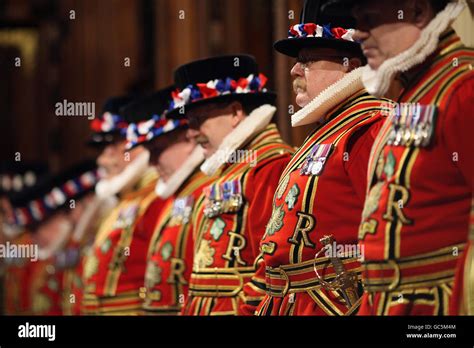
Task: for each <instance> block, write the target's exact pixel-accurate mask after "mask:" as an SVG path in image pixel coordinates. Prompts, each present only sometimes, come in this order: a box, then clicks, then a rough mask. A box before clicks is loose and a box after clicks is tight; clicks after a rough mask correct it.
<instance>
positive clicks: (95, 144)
mask: <svg viewBox="0 0 474 348" xmlns="http://www.w3.org/2000/svg"><path fill="white" fill-rule="evenodd" d="M119 140H123V136H122V135H120V133H119V132H112V133H94V134H93V135H92V136H91V137H90V138H89V140H87V141H86V145H87V146H88V147H91V148H95V149H100V148H103V147H105V146H107V145H111V144H114V143H116V142H117V141H119Z"/></svg>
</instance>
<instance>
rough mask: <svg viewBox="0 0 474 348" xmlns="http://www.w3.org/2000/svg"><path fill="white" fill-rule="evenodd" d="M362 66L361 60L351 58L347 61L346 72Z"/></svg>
mask: <svg viewBox="0 0 474 348" xmlns="http://www.w3.org/2000/svg"><path fill="white" fill-rule="evenodd" d="M361 66H362V60H361V59H360V58H358V57H352V58H350V59H349V66H348V70H347V72H351V71H352V70H355V69H357V68H360V67H361Z"/></svg>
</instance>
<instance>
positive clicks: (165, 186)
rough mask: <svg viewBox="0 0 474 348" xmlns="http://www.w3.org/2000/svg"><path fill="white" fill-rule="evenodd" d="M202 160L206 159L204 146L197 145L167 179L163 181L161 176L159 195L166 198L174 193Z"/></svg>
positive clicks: (156, 189) (156, 190)
mask: <svg viewBox="0 0 474 348" xmlns="http://www.w3.org/2000/svg"><path fill="white" fill-rule="evenodd" d="M202 161H204V155H203V152H202V147H201V146H196V148H195V149H194V150H193V152H192V153H191V154H190V155H189V156H188V158H187V159H186V160H185V161H184V163H183V164H182V165H181V167H179V169H178V170H177V171H176V172H174V173H173V175H171V177H170V178H169V179H168V180H167V181H163V180H162V179H161V178H160V179H159V180H158V182H157V183H156V188H155V192H156V194H157V196H158V197H160V198H163V199H166V198H168V197H170V196H171V195H172V194H174V193H175V192H176V191H177V190H178V189H179V188H180V187H181V185H182V184H183V183H184V181H185V180H186V179H187V178H188V177H189V176H190V175H191V173H192V172H193V171H194V170H195V169H196V168H197V167H198V165H200V164H201V163H202Z"/></svg>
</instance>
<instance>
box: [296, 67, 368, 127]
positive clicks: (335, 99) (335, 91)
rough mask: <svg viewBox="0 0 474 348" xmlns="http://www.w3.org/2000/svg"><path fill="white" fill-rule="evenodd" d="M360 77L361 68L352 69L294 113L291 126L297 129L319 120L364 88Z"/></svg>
mask: <svg viewBox="0 0 474 348" xmlns="http://www.w3.org/2000/svg"><path fill="white" fill-rule="evenodd" d="M361 76H362V68H357V69H354V70H352V71H351V72H349V73H347V74H345V75H344V77H343V78H342V79H340V80H339V81H337V82H335V83H333V84H332V85H331V86H329V87H327V88H326V89H325V90H323V91H322V92H321V93H319V94H318V95H317V96H316V97H315V98H314V99H313V100H311V101H310V102H309V103H308V104H307V105H305V106H304V107H303V108H302V109H301V110H299V111H298V112H296V113H295V114H294V115H293V116H292V117H291V125H292V126H293V127H298V126H303V125H306V124H311V123H314V122H317V121H319V120H321V119H322V118H323V117H324V116H325V115H326V113H327V112H328V111H329V110H331V109H332V108H334V107H335V106H336V105H338V104H340V103H341V102H342V101H344V100H346V99H347V98H349V97H350V96H351V95H353V94H354V93H356V92H357V91H359V90H361V89H362V88H364V86H363V85H362V80H361Z"/></svg>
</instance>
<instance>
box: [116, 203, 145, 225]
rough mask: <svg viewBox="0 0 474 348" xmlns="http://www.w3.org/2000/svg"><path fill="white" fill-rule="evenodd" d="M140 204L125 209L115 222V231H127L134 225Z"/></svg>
mask: <svg viewBox="0 0 474 348" xmlns="http://www.w3.org/2000/svg"><path fill="white" fill-rule="evenodd" d="M138 209H139V206H138V204H132V205H128V206H126V207H124V208H123V209H122V210H121V211H120V213H119V216H118V218H117V221H116V222H115V224H114V226H113V229H125V228H128V227H130V226H132V225H133V223H134V221H135V218H136V217H137V214H138Z"/></svg>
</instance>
